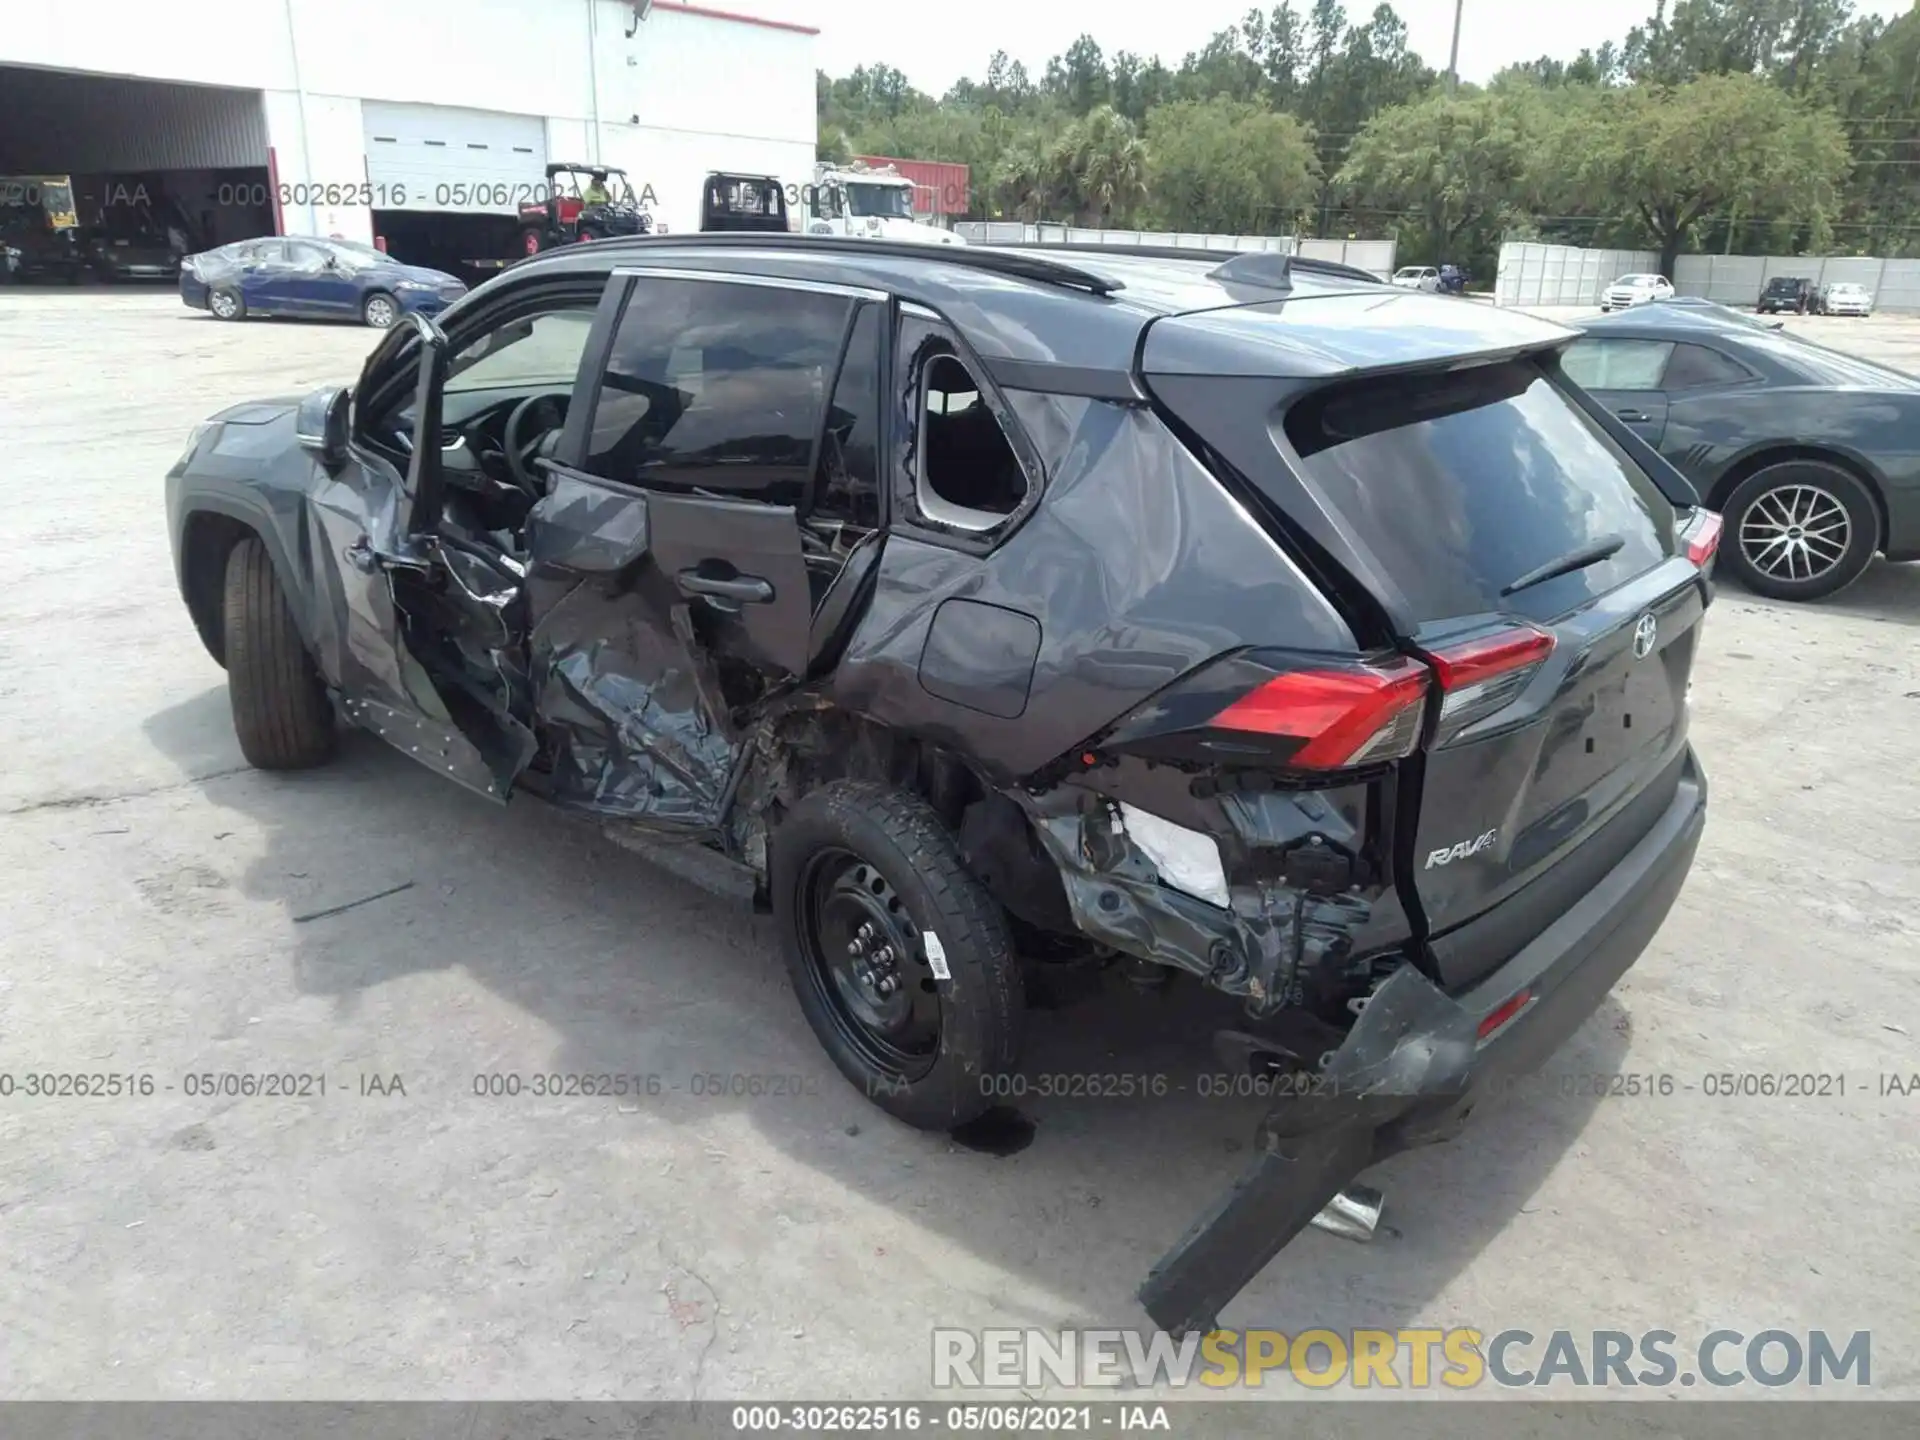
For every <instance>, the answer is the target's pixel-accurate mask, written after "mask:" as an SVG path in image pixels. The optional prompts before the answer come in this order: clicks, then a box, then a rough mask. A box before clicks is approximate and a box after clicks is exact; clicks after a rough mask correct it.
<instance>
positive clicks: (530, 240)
mask: <svg viewBox="0 0 1920 1440" xmlns="http://www.w3.org/2000/svg"><path fill="white" fill-rule="evenodd" d="M546 248H547V237H546V233H545V232H544V231H542V230H541V229H540V227H539V226H537V225H529V226H527V227H526V228H525V229H524V230H522V231H521V232H520V253H521V254H522V255H538V254H539V253H540V252H541V251H542V250H544V249H546Z"/></svg>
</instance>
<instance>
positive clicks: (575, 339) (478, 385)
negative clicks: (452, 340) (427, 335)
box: [446, 310, 593, 395]
mask: <svg viewBox="0 0 1920 1440" xmlns="http://www.w3.org/2000/svg"><path fill="white" fill-rule="evenodd" d="M592 325H593V311H591V310H555V311H552V312H550V313H548V314H545V315H537V316H534V317H533V318H531V319H528V320H520V321H515V322H512V323H509V324H507V325H503V326H501V327H500V328H499V329H498V330H493V331H489V332H488V333H487V334H485V335H482V336H481V337H480V338H479V339H478V340H476V341H474V342H473V343H472V344H471V345H469V346H467V347H466V348H465V349H464V350H462V351H460V352H459V353H457V354H455V355H454V356H453V357H452V358H451V359H450V360H449V362H448V364H447V382H446V393H447V394H449V395H457V394H459V393H461V392H462V391H467V390H506V389H533V388H536V387H544V388H550V389H555V390H570V389H572V388H573V383H574V379H575V377H576V375H577V373H578V371H579V369H580V356H581V353H582V352H583V351H585V349H586V348H587V331H588V330H589V329H590V328H591V327H592Z"/></svg>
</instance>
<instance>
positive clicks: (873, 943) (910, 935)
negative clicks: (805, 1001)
mask: <svg viewBox="0 0 1920 1440" xmlns="http://www.w3.org/2000/svg"><path fill="white" fill-rule="evenodd" d="M800 884H801V895H800V909H801V925H800V934H799V937H798V938H799V942H800V946H801V950H802V952H803V954H804V956H805V959H806V962H807V967H806V968H807V974H808V976H809V978H810V980H811V982H812V984H813V985H814V987H815V993H816V994H817V995H818V997H819V998H820V1000H822V1001H823V1002H824V1008H825V1010H826V1012H827V1014H828V1016H829V1017H830V1018H831V1020H832V1022H833V1025H834V1028H835V1029H836V1030H837V1031H838V1032H839V1034H840V1036H841V1038H842V1039H843V1040H844V1041H845V1042H846V1044H847V1045H848V1046H850V1047H851V1048H852V1049H854V1050H856V1051H857V1052H859V1054H860V1056H861V1058H862V1059H864V1060H865V1061H866V1063H867V1064H868V1065H870V1066H871V1067H872V1068H873V1069H874V1070H876V1071H878V1072H880V1073H881V1074H884V1075H886V1076H888V1077H890V1078H892V1079H895V1080H899V1081H903V1082H912V1081H914V1080H918V1079H920V1078H921V1077H923V1076H924V1075H926V1073H927V1072H928V1071H929V1070H931V1069H932V1068H933V1063H934V1061H935V1060H936V1059H937V1058H938V1056H939V1053H940V997H939V987H938V986H937V985H936V984H935V983H934V978H933V971H932V969H931V968H930V967H929V965H928V962H927V957H926V954H925V952H924V951H923V949H922V948H921V942H920V937H919V935H917V934H916V933H915V931H914V926H913V920H912V917H910V916H909V915H908V914H907V910H906V906H905V905H904V904H903V903H902V902H901V899H900V897H899V895H898V894H896V893H895V892H894V889H893V887H892V886H891V885H889V884H888V883H887V881H886V879H885V877H884V876H882V875H881V874H880V872H879V871H878V870H876V869H874V867H873V866H872V865H870V864H868V863H867V862H866V861H864V860H862V859H861V858H860V857H859V856H857V855H855V854H853V853H852V852H851V851H848V850H841V849H823V850H820V851H816V852H815V853H814V854H813V855H812V856H811V857H809V859H808V862H807V866H806V869H805V871H804V872H803V874H802V877H801V882H800Z"/></svg>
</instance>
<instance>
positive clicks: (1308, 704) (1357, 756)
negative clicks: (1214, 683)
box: [1212, 660, 1429, 770]
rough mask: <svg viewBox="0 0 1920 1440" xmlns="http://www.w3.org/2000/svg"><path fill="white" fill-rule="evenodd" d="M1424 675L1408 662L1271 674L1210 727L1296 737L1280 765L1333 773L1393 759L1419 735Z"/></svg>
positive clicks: (1408, 750)
mask: <svg viewBox="0 0 1920 1440" xmlns="http://www.w3.org/2000/svg"><path fill="white" fill-rule="evenodd" d="M1428 680H1429V676H1428V672H1427V668H1426V667H1425V666H1424V665H1421V664H1420V663H1419V662H1418V661H1414V660H1396V661H1389V662H1386V663H1384V664H1378V665H1367V666H1356V667H1354V668H1353V669H1342V670H1295V671H1291V672H1289V673H1288V674H1285V675H1276V676H1274V677H1273V679H1271V680H1268V681H1267V682H1266V683H1264V684H1263V685H1261V686H1260V687H1259V688H1258V689H1255V690H1253V691H1251V692H1249V693H1248V694H1246V695H1243V696H1241V697H1240V698H1239V699H1238V700H1236V701H1234V702H1233V703H1232V704H1231V705H1229V706H1227V707H1226V709H1224V710H1222V711H1220V713H1219V714H1217V715H1215V716H1214V717H1213V720H1212V724H1213V726H1214V727H1215V728H1216V729H1221V730H1241V731H1247V732H1251V733H1254V734H1259V735H1273V736H1278V737H1282V738H1297V739H1299V740H1300V741H1301V742H1302V744H1301V746H1300V748H1299V749H1298V750H1296V751H1294V752H1293V753H1292V754H1291V755H1289V756H1288V757H1287V764H1289V765H1292V766H1296V767H1298V768H1301V769H1306V770H1333V769H1338V768H1340V767H1342V766H1346V765H1370V764H1375V763H1377V762H1379V761H1383V760H1397V759H1399V758H1400V757H1401V756H1403V755H1407V754H1409V753H1411V752H1412V750H1413V747H1414V746H1415V745H1416V744H1418V743H1419V740H1420V710H1421V702H1422V701H1424V700H1425V699H1426V697H1427V685H1428Z"/></svg>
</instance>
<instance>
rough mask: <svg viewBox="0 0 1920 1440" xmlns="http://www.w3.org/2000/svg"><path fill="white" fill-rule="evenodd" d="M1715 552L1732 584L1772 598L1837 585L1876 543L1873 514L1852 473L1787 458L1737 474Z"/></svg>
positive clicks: (1861, 565)
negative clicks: (1742, 475)
mask: <svg viewBox="0 0 1920 1440" xmlns="http://www.w3.org/2000/svg"><path fill="white" fill-rule="evenodd" d="M1726 525H1727V528H1726V540H1725V541H1724V542H1722V545H1721V553H1722V554H1723V555H1724V556H1725V563H1726V564H1727V565H1728V567H1729V568H1730V569H1731V570H1732V571H1733V573H1734V576H1735V577H1736V578H1737V579H1738V580H1739V581H1740V583H1741V584H1742V585H1744V586H1746V587H1747V589H1749V590H1751V591H1753V592H1754V593H1755V594H1756V595H1765V596H1767V597H1769V598H1770V599H1774V600H1818V599H1820V598H1821V597H1822V596H1825V595H1832V594H1835V593H1836V592H1838V591H1840V590H1844V589H1845V588H1846V587H1847V586H1849V585H1851V584H1852V583H1853V582H1854V581H1855V580H1858V579H1859V578H1860V574H1861V572H1862V571H1864V570H1865V569H1866V568H1867V565H1868V562H1870V561H1871V560H1872V559H1873V554H1874V551H1876V550H1878V549H1879V548H1880V512H1879V510H1878V508H1877V507H1876V506H1875V505H1874V501H1873V496H1872V494H1871V493H1869V491H1868V490H1867V487H1866V485H1865V483H1864V482H1862V481H1861V480H1860V478H1859V477H1858V476H1856V475H1853V474H1851V473H1850V472H1848V471H1845V470H1842V469H1841V468H1840V467H1839V466H1837V465H1830V464H1827V463H1825V462H1824V461H1819V460H1788V461H1783V462H1782V463H1780V464H1778V465H1769V466H1767V467H1766V468H1765V469H1764V470H1759V471H1756V472H1755V473H1753V474H1752V475H1749V476H1748V477H1747V478H1746V479H1745V480H1742V481H1741V482H1740V483H1739V485H1738V486H1736V487H1735V488H1734V491H1733V493H1732V494H1731V495H1729V496H1728V497H1727V504H1726Z"/></svg>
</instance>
